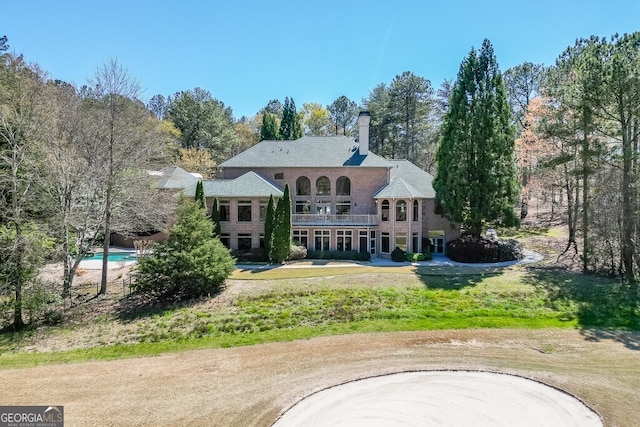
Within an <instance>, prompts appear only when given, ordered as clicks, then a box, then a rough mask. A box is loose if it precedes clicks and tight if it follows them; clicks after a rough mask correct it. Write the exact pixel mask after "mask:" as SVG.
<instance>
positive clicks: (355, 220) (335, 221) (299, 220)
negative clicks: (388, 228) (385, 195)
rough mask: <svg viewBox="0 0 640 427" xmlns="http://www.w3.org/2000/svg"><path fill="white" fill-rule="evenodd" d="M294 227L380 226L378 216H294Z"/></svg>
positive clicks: (292, 221)
mask: <svg viewBox="0 0 640 427" xmlns="http://www.w3.org/2000/svg"><path fill="white" fill-rule="evenodd" d="M291 223H292V225H310V226H340V225H344V226H374V225H378V217H377V216H376V215H351V214H347V215H323V214H293V215H292V220H291Z"/></svg>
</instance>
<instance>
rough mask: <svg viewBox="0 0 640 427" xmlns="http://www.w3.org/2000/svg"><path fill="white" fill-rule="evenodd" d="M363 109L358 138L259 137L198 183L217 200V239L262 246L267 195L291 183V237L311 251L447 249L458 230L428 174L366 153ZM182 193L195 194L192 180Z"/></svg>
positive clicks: (248, 246) (385, 254) (366, 119)
mask: <svg viewBox="0 0 640 427" xmlns="http://www.w3.org/2000/svg"><path fill="white" fill-rule="evenodd" d="M369 121H370V116H369V113H368V112H362V113H360V116H359V118H358V127H359V138H358V140H359V142H354V141H353V140H351V139H350V138H347V137H345V136H331V137H311V136H305V137H302V138H300V139H298V140H295V141H262V142H260V143H258V144H256V145H255V146H253V147H251V148H249V149H247V150H246V151H244V152H242V153H240V154H238V155H237V156H235V157H232V158H231V159H229V160H227V161H225V162H223V163H222V164H220V168H221V170H222V179H219V180H205V181H203V187H204V194H205V197H206V200H207V206H208V207H209V209H211V207H212V205H213V199H214V198H216V197H217V198H218V200H219V202H220V212H221V215H220V217H221V218H220V220H221V234H222V236H221V239H222V242H223V243H224V244H225V245H226V246H227V247H229V248H230V249H234V250H250V249H252V248H258V247H261V246H263V245H264V242H263V240H264V219H265V214H266V210H267V204H268V200H269V196H270V195H273V196H274V197H275V198H278V197H281V196H282V194H283V189H284V186H285V184H289V188H290V190H291V198H292V238H293V240H294V241H297V242H298V243H299V244H301V245H304V246H306V247H307V248H308V249H312V250H338V251H348V250H357V251H369V252H370V253H371V255H372V256H378V257H389V256H390V253H391V251H393V249H394V248H396V247H399V248H401V249H403V250H406V251H408V252H422V251H425V250H429V249H430V250H431V251H432V252H436V253H438V252H440V253H442V252H444V248H445V243H446V242H447V241H448V240H452V239H456V238H458V237H459V235H460V230H459V227H451V224H450V222H449V221H448V220H447V219H445V218H443V217H442V216H440V215H437V214H436V213H435V192H434V190H433V186H432V184H431V182H432V180H433V177H432V176H431V175H430V174H428V173H427V172H425V171H423V170H421V169H420V168H418V167H417V166H415V165H414V164H412V163H411V162H409V161H407V160H387V159H384V158H382V157H380V156H378V155H376V154H374V153H371V152H369V149H368V148H369ZM185 193H186V194H187V195H190V196H194V195H195V185H192V186H190V187H189V188H188V189H187V190H186V191H185Z"/></svg>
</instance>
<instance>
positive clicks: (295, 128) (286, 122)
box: [280, 97, 302, 141]
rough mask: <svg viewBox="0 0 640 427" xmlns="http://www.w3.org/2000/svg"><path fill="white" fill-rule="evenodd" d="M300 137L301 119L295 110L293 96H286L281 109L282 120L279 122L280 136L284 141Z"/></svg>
mask: <svg viewBox="0 0 640 427" xmlns="http://www.w3.org/2000/svg"><path fill="white" fill-rule="evenodd" d="M301 137H302V120H301V118H300V115H299V114H298V112H297V111H296V103H295V101H294V100H293V98H291V99H289V97H286V98H285V99H284V108H283V110H282V122H281V123H280V138H281V139H283V140H285V141H291V140H296V139H298V138H301Z"/></svg>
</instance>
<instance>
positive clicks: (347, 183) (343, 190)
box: [336, 176, 351, 196]
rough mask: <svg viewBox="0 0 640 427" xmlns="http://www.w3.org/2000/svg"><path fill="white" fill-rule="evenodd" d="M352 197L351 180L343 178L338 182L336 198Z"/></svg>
mask: <svg viewBox="0 0 640 427" xmlns="http://www.w3.org/2000/svg"><path fill="white" fill-rule="evenodd" d="M350 195H351V180H350V179H349V178H347V177H346V176H341V177H340V178H338V180H337V181H336V196H350Z"/></svg>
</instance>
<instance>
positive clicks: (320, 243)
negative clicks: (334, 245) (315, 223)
mask: <svg viewBox="0 0 640 427" xmlns="http://www.w3.org/2000/svg"><path fill="white" fill-rule="evenodd" d="M314 237H315V250H316V251H328V250H329V244H330V243H331V232H330V231H329V230H316V231H315V234H314Z"/></svg>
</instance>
